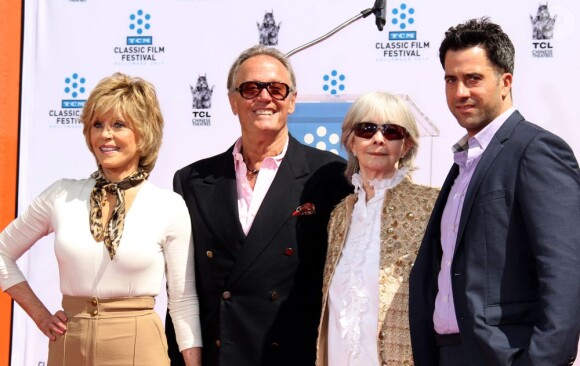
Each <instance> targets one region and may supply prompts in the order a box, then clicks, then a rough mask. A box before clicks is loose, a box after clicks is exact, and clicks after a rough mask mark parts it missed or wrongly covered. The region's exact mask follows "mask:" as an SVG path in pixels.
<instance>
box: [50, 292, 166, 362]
mask: <svg viewBox="0 0 580 366" xmlns="http://www.w3.org/2000/svg"><path fill="white" fill-rule="evenodd" d="M154 304H155V300H154V299H153V297H150V296H143V297H128V298H120V299H97V298H94V297H93V298H90V297H89V298H86V297H73V296H64V297H63V299H62V307H63V310H64V312H65V313H66V315H67V316H68V322H67V331H66V332H65V334H64V335H62V336H57V340H56V341H55V342H52V341H49V348H48V366H61V365H67V366H69V365H70V366H73V365H74V366H109V365H110V366H113V365H114V366H131V365H135V366H136V365H143V366H145V365H147V366H149V365H152V366H158V365H161V366H163V365H169V357H168V356H167V339H166V338H165V330H164V329H163V325H162V324H161V320H160V319H159V316H158V315H157V313H156V312H155V311H154V310H153V306H154Z"/></svg>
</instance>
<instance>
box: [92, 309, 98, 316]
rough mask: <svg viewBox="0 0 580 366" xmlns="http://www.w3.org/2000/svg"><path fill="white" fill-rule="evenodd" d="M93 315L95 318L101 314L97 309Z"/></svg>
mask: <svg viewBox="0 0 580 366" xmlns="http://www.w3.org/2000/svg"><path fill="white" fill-rule="evenodd" d="M91 314H93V316H97V315H98V314H99V311H98V310H97V309H95V310H93V312H92V313H91Z"/></svg>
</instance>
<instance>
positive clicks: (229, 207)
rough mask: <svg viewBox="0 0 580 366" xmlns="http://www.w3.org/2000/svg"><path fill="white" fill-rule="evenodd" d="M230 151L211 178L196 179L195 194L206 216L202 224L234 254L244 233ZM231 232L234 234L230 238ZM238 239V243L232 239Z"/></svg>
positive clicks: (240, 243)
mask: <svg viewBox="0 0 580 366" xmlns="http://www.w3.org/2000/svg"><path fill="white" fill-rule="evenodd" d="M232 149H233V147H232V148H230V149H229V150H228V151H227V152H226V153H225V154H223V158H222V159H220V161H219V163H218V164H216V168H215V170H214V171H215V172H218V173H216V174H214V175H208V176H206V177H205V178H204V179H203V180H195V181H194V182H195V183H194V184H195V187H194V189H195V192H196V195H197V202H198V204H199V206H200V212H203V213H204V215H206V216H207V220H205V222H206V223H207V224H208V225H209V226H210V227H211V231H212V232H213V233H215V235H216V236H217V237H218V238H219V242H221V243H223V244H224V245H228V247H226V248H225V249H227V250H229V251H230V252H231V254H233V255H235V253H237V252H238V251H239V249H240V247H241V246H242V243H243V240H244V237H245V235H244V231H243V230H242V225H241V224H240V218H239V215H238V203H237V200H238V199H237V196H238V194H237V189H236V174H235V167H234V159H233V157H232ZM232 230H234V231H235V233H234V234H235V235H232ZM233 238H238V239H237V240H235V241H234V240H232V239H233Z"/></svg>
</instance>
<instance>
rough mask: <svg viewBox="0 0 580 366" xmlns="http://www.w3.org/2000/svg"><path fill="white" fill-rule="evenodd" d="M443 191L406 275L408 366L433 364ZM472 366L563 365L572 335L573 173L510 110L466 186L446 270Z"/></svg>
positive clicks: (576, 263) (576, 311) (577, 178)
mask: <svg viewBox="0 0 580 366" xmlns="http://www.w3.org/2000/svg"><path fill="white" fill-rule="evenodd" d="M458 173H459V168H458V166H457V165H453V167H452V168H451V171H450V172H449V175H448V176H447V179H446V180H445V183H444V185H443V187H442V189H441V193H440V196H439V197H438V199H437V201H436V203H435V207H434V210H433V214H432V216H431V219H430V222H429V224H428V226H427V229H426V233H425V237H424V239H423V242H422V245H421V249H420V251H419V254H418V256H417V260H416V262H415V265H414V267H413V270H412V272H411V277H410V303H409V311H410V313H409V318H410V329H411V341H412V346H413V354H414V359H415V365H418V366H423V365H430V366H431V365H437V357H438V349H437V346H436V344H435V337H434V330H433V310H434V303H435V296H436V294H437V275H438V272H439V269H440V263H441V243H440V237H441V232H440V226H441V216H442V213H443V209H444V207H445V204H446V201H447V197H448V195H449V191H450V189H451V186H452V185H453V182H454V181H455V178H456V177H457V175H458ZM450 270H451V280H452V292H453V300H454V303H455V312H456V317H457V321H458V325H459V330H460V333H461V338H462V341H463V346H464V349H465V353H466V357H467V359H468V362H469V365H470V366H476V365H477V366H489V365H493V366H502V365H521V366H523V365H526V366H535V365H537V366H539V365H542V366H544V365H567V364H569V363H570V362H571V361H572V360H573V358H574V357H575V355H576V351H577V344H578V334H579V332H580V306H579V304H580V275H579V273H580V173H579V170H578V163H577V161H576V158H575V157H574V154H573V152H572V150H571V149H570V147H569V146H568V145H567V144H566V143H565V142H564V141H563V140H562V139H560V138H559V137H557V136H555V135H554V134H551V133H549V132H547V131H545V130H543V129H542V128H540V127H538V126H536V125H533V124H531V123H529V122H527V121H525V120H524V118H523V117H522V115H521V114H520V113H519V112H517V111H515V112H514V113H513V114H512V115H511V116H510V117H509V118H508V119H507V121H506V122H504V124H503V125H502V126H501V127H500V129H499V130H498V131H497V133H496V134H495V136H494V137H493V139H492V141H491V142H490V144H489V145H488V147H487V148H486V150H485V152H484V153H483V155H482V157H481V160H480V162H479V164H478V166H477V168H476V170H475V172H474V175H473V177H472V179H471V181H470V183H469V187H468V189H467V193H466V196H465V202H464V205H463V210H462V213H461V218H460V223H459V228H458V237H457V242H456V246H455V253H454V257H453V262H452V264H451V267H450Z"/></svg>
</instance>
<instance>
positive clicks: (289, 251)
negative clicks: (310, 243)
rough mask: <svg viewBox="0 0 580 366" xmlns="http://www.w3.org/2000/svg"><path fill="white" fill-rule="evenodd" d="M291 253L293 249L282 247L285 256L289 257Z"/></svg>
mask: <svg viewBox="0 0 580 366" xmlns="http://www.w3.org/2000/svg"><path fill="white" fill-rule="evenodd" d="M292 254H294V249H292V248H286V249H284V255H285V256H287V257H290V256H291V255H292Z"/></svg>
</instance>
